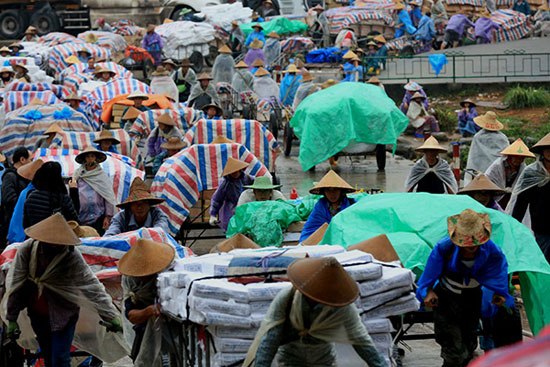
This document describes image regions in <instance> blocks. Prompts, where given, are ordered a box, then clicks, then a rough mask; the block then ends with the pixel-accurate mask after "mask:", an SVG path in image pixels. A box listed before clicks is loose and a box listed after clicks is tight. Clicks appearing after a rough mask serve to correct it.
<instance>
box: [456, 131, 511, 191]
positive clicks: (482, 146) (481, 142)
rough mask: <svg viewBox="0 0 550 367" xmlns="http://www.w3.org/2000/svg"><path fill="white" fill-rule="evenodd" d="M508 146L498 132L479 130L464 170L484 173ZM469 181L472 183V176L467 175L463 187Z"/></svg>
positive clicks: (505, 139) (508, 143) (506, 141)
mask: <svg viewBox="0 0 550 367" xmlns="http://www.w3.org/2000/svg"><path fill="white" fill-rule="evenodd" d="M508 145H510V142H509V141H508V138H507V137H506V135H504V134H503V133H501V132H500V131H490V130H485V129H481V130H480V131H478V133H477V134H475V135H474V138H473V139H472V144H471V145H470V152H469V153H468V161H467V163H466V169H472V170H475V171H479V172H485V171H486V170H487V168H489V166H490V165H491V163H493V162H494V161H495V159H497V158H499V157H501V155H500V152H502V151H503V150H504V149H505V148H506V147H507V146H508ZM470 181H472V175H469V174H467V175H466V176H465V177H464V186H466V185H467V184H468V183H470Z"/></svg>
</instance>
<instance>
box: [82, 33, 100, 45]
mask: <svg viewBox="0 0 550 367" xmlns="http://www.w3.org/2000/svg"><path fill="white" fill-rule="evenodd" d="M84 40H85V41H86V42H88V43H96V42H97V36H96V35H95V34H93V33H88V34H87V35H86V36H84Z"/></svg>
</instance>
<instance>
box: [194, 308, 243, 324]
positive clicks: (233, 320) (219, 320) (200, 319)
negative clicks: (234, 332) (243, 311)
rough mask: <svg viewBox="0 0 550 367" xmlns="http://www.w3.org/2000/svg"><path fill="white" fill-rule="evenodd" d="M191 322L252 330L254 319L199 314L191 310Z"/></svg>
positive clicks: (207, 313) (212, 313) (208, 313)
mask: <svg viewBox="0 0 550 367" xmlns="http://www.w3.org/2000/svg"><path fill="white" fill-rule="evenodd" d="M189 320H190V321H192V322H195V323H197V324H200V325H213V326H232V327H240V328H251V327H252V325H253V323H252V321H253V320H252V318H251V317H248V316H247V317H241V316H233V315H227V314H224V313H217V312H198V311H197V310H191V311H190V312H189Z"/></svg>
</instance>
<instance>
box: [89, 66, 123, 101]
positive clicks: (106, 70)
mask: <svg viewBox="0 0 550 367" xmlns="http://www.w3.org/2000/svg"><path fill="white" fill-rule="evenodd" d="M101 73H110V74H111V75H116V73H115V72H114V71H112V70H110V69H107V68H96V69H95V70H94V75H97V74H101ZM126 98H128V99H130V96H128V97H126Z"/></svg>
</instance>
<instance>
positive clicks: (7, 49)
mask: <svg viewBox="0 0 550 367" xmlns="http://www.w3.org/2000/svg"><path fill="white" fill-rule="evenodd" d="M0 52H11V50H10V49H9V48H8V47H6V46H2V48H0Z"/></svg>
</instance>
